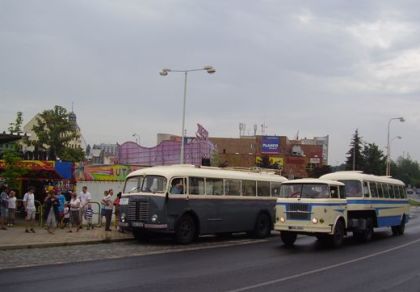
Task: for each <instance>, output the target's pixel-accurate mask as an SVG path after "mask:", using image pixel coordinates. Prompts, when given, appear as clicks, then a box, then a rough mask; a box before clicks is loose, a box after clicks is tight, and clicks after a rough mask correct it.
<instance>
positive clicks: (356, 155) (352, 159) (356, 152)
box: [346, 129, 363, 170]
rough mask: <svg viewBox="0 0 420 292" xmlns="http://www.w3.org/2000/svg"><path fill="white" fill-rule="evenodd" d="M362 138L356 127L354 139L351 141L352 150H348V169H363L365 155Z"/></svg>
mask: <svg viewBox="0 0 420 292" xmlns="http://www.w3.org/2000/svg"><path fill="white" fill-rule="evenodd" d="M362 146H363V142H362V138H361V137H360V136H359V131H358V129H356V131H355V132H354V135H353V139H352V141H351V142H350V147H351V148H350V150H349V151H348V152H347V160H346V170H362V169H363V156H362V153H361V151H362Z"/></svg>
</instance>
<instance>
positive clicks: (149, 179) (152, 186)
mask: <svg viewBox="0 0 420 292" xmlns="http://www.w3.org/2000/svg"><path fill="white" fill-rule="evenodd" d="M166 182H167V180H166V178H165V177H163V176H159V175H146V176H145V177H144V179H143V183H142V185H141V189H140V190H141V191H142V192H143V193H164V192H166V188H167V186H166Z"/></svg>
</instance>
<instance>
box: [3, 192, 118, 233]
mask: <svg viewBox="0 0 420 292" xmlns="http://www.w3.org/2000/svg"><path fill="white" fill-rule="evenodd" d="M34 193H35V188H34V187H29V188H28V190H27V192H26V193H25V194H24V196H23V199H22V204H23V209H24V211H25V232H26V233H35V232H36V231H35V225H36V224H35V219H36V214H37V206H36V201H35V194H34ZM68 193H69V194H70V198H69V200H66V196H64V194H63V192H60V191H57V190H55V189H49V190H48V191H46V196H45V199H44V201H43V202H42V206H38V210H39V208H43V212H42V213H40V214H42V215H43V216H44V217H43V222H44V223H45V228H46V230H47V232H48V233H51V234H54V231H55V230H56V229H57V228H62V229H68V230H67V232H78V231H79V230H80V229H81V228H82V227H83V225H84V226H86V229H87V230H92V229H94V228H95V225H94V224H93V216H94V214H98V216H104V217H105V231H111V219H112V214H113V211H114V210H115V211H114V212H115V218H118V211H119V200H120V197H121V193H118V194H117V197H116V198H115V199H114V198H113V194H114V193H113V190H112V189H109V190H106V191H105V192H104V197H103V198H102V200H101V202H100V204H101V209H100V210H98V212H95V211H94V210H93V207H92V205H93V202H92V195H91V194H90V193H89V192H88V189H87V187H86V186H84V187H83V188H82V191H81V192H80V193H79V194H77V193H76V192H71V191H69V192H68ZM16 206H17V199H16V191H14V190H12V189H9V188H8V186H7V185H2V186H1V187H0V229H1V230H7V228H10V227H13V226H14V225H15V218H16ZM117 229H118V227H117Z"/></svg>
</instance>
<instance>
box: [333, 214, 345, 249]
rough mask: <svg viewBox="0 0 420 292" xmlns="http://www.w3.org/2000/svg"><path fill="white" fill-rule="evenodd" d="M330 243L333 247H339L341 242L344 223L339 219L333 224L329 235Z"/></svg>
mask: <svg viewBox="0 0 420 292" xmlns="http://www.w3.org/2000/svg"><path fill="white" fill-rule="evenodd" d="M330 239H331V245H332V246H333V247H339V246H341V245H342V244H343V241H344V224H343V222H342V221H341V220H340V221H338V222H337V224H335V228H334V234H333V235H331V237H330Z"/></svg>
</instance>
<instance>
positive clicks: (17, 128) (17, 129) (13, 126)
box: [9, 112, 23, 134]
mask: <svg viewBox="0 0 420 292" xmlns="http://www.w3.org/2000/svg"><path fill="white" fill-rule="evenodd" d="M22 123H23V117H22V112H17V113H16V120H15V122H14V123H10V124H9V132H10V134H20V133H22Z"/></svg>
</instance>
